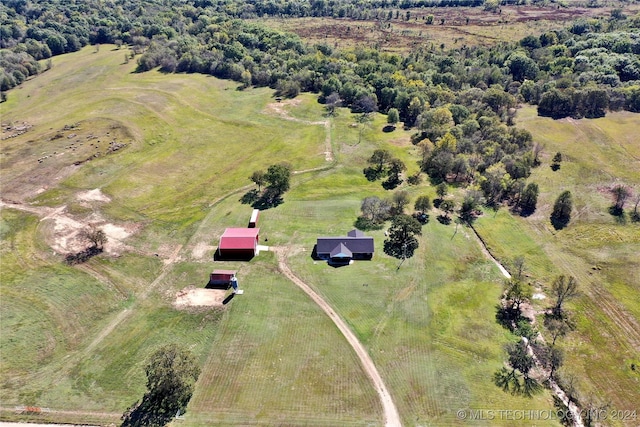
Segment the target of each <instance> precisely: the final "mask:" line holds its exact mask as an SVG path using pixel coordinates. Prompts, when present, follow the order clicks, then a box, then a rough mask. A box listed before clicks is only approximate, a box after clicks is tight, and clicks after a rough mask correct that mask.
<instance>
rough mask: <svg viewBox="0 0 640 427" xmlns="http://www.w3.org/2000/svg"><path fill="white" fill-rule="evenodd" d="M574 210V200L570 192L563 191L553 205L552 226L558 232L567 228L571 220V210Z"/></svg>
mask: <svg viewBox="0 0 640 427" xmlns="http://www.w3.org/2000/svg"><path fill="white" fill-rule="evenodd" d="M572 209H573V199H572V197H571V192H570V191H568V190H567V191H563V192H562V193H561V194H560V195H559V196H558V198H557V199H556V201H555V203H554V204H553V212H551V218H550V219H551V224H552V225H553V227H554V228H555V229H556V230H560V229H562V228H564V227H566V226H567V225H568V224H569V221H570V220H571V210H572Z"/></svg>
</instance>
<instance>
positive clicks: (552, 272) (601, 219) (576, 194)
mask: <svg viewBox="0 0 640 427" xmlns="http://www.w3.org/2000/svg"><path fill="white" fill-rule="evenodd" d="M518 117H519V121H518V122H519V123H520V124H521V125H522V126H523V127H525V128H527V129H529V130H530V131H531V132H532V133H533V135H534V140H535V141H537V142H539V143H541V144H543V145H544V147H545V148H544V152H543V155H542V165H541V166H540V167H538V168H536V169H535V170H534V171H533V173H532V175H531V177H530V178H529V179H530V181H533V182H537V183H538V184H539V186H540V196H539V199H538V209H537V210H536V212H535V213H534V214H533V215H532V216H531V217H529V218H526V219H523V218H517V217H513V216H511V215H509V214H508V212H506V211H505V210H502V211H500V212H498V213H497V215H495V217H494V216H493V214H491V215H489V216H486V217H484V218H482V219H480V220H479V221H478V224H477V229H478V231H479V232H480V234H481V235H482V236H483V238H484V239H485V240H486V241H487V243H488V246H489V247H490V249H491V251H492V252H493V253H494V254H495V255H496V256H497V257H498V258H499V259H501V260H502V261H503V262H504V263H505V264H508V263H509V261H510V260H512V259H513V258H514V257H517V256H523V257H524V258H525V262H526V265H525V270H526V271H527V273H528V274H530V275H531V277H532V278H533V280H534V284H535V285H536V286H537V287H538V289H539V290H541V291H542V292H547V293H548V289H549V288H550V285H551V283H552V281H553V279H554V278H555V277H556V276H558V275H560V274H564V275H571V276H574V277H575V278H576V279H577V280H578V283H579V286H580V290H581V292H582V295H581V297H580V298H578V299H577V300H575V301H573V302H571V303H569V308H570V310H571V311H572V312H573V313H574V314H575V318H576V322H577V325H578V328H577V330H576V331H575V332H573V333H571V334H570V335H569V336H568V337H567V338H564V339H562V338H561V339H560V340H561V346H562V347H563V349H564V350H565V352H566V360H565V366H564V368H562V370H561V375H564V376H565V377H566V378H570V377H572V376H573V377H575V380H576V384H577V389H578V392H579V395H580V397H581V399H582V401H583V402H584V404H589V403H592V404H594V405H599V406H603V405H605V404H609V405H610V408H613V409H619V410H628V411H633V410H635V409H637V402H638V401H639V400H640V373H638V370H637V368H636V370H633V368H632V365H634V364H635V366H636V367H637V365H638V362H639V358H638V351H639V350H640V327H639V325H640V256H639V255H638V254H639V253H640V224H638V223H632V222H631V221H630V218H629V212H630V211H631V209H633V206H632V204H631V203H627V206H626V209H625V211H626V214H625V216H624V217H622V218H618V217H614V216H612V215H610V213H609V211H608V208H609V207H610V206H611V205H612V198H611V194H610V192H609V189H610V188H611V187H612V186H613V185H616V184H624V185H627V186H628V187H629V188H631V189H633V191H634V192H635V194H637V193H638V192H639V191H640V144H638V138H637V130H638V128H639V126H640V118H639V117H638V115H637V114H633V113H627V112H619V113H610V114H608V115H607V117H605V118H600V119H594V120H573V119H563V120H557V121H554V120H551V119H547V118H541V117H537V115H536V112H535V109H534V108H532V107H525V108H523V109H521V110H519V112H518ZM557 152H561V153H562V155H563V159H564V160H563V161H562V163H561V167H560V169H559V170H557V171H553V170H551V168H550V163H551V158H552V157H553V156H554V155H555V153H557ZM565 190H569V191H571V193H572V195H573V207H574V209H573V212H572V219H571V222H570V224H569V226H568V227H567V228H566V229H563V230H560V231H556V230H554V229H553V227H552V226H551V224H550V222H549V215H550V214H551V210H552V207H553V203H554V201H555V199H556V198H557V197H558V195H559V194H560V193H561V192H562V191H565ZM536 305H537V306H538V308H539V309H543V308H544V307H546V306H548V305H549V302H548V300H546V301H545V300H542V301H538V302H537V304H536ZM539 320H540V321H541V320H542V318H540V319H539Z"/></svg>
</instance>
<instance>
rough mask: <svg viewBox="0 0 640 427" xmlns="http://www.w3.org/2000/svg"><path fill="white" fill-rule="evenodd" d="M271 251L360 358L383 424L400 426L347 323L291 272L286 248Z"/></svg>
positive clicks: (388, 398) (366, 357)
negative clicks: (373, 388)
mask: <svg viewBox="0 0 640 427" xmlns="http://www.w3.org/2000/svg"><path fill="white" fill-rule="evenodd" d="M270 250H271V251H273V252H275V253H276V255H277V256H278V267H279V268H280V271H282V273H283V274H284V275H285V276H287V278H289V280H291V281H292V282H293V283H295V284H296V285H298V287H299V288H300V289H302V290H303V291H304V292H305V293H306V294H307V295H309V297H311V299H312V300H313V301H314V302H315V303H316V304H318V306H320V308H321V309H322V310H323V311H324V312H325V313H326V314H327V316H329V318H330V319H331V320H332V321H333V323H334V324H335V325H336V326H337V327H338V329H339V330H340V332H342V335H344V337H345V338H346V339H347V342H348V343H349V345H351V347H352V348H353V350H354V351H355V352H356V354H357V356H358V358H359V359H360V363H362V366H363V368H364V370H365V372H366V373H367V375H369V378H371V381H373V384H374V386H375V388H376V391H377V392H378V395H379V396H380V401H381V403H382V408H383V410H384V418H385V426H387V427H400V426H402V422H401V421H400V414H399V413H398V408H396V405H395V403H394V402H393V399H392V398H391V395H390V394H389V390H387V387H386V386H385V384H384V381H382V377H381V376H380V373H378V370H377V369H376V365H375V364H374V363H373V360H371V357H369V353H367V350H366V349H365V348H364V346H363V345H362V343H360V341H359V340H358V338H357V337H356V336H355V335H354V334H353V332H351V329H349V327H348V326H347V324H346V323H345V322H344V320H342V318H341V317H340V316H338V314H337V313H336V312H335V311H334V310H333V309H332V308H331V306H330V305H329V304H328V303H327V302H326V301H325V300H324V299H323V298H322V297H321V296H320V295H318V294H317V293H316V292H315V291H314V290H313V289H311V288H310V287H309V285H307V284H306V283H304V282H303V281H302V280H300V279H299V278H298V277H297V276H296V275H294V274H293V272H291V269H290V268H289V266H288V265H287V263H286V250H285V249H284V248H276V247H271V248H270Z"/></svg>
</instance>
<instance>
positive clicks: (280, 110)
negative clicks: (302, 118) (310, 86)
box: [267, 98, 302, 120]
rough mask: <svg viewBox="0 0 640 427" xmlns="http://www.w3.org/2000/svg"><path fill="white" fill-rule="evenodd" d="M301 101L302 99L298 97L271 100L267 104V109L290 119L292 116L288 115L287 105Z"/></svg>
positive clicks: (292, 105)
mask: <svg viewBox="0 0 640 427" xmlns="http://www.w3.org/2000/svg"><path fill="white" fill-rule="evenodd" d="M301 102H302V100H301V99H300V98H294V99H283V100H282V101H279V102H272V103H270V104H267V111H269V112H271V113H275V114H277V115H279V116H281V117H283V118H285V119H287V120H291V119H292V117H291V116H290V115H289V112H288V111H287V107H296V106H298V105H300V103H301Z"/></svg>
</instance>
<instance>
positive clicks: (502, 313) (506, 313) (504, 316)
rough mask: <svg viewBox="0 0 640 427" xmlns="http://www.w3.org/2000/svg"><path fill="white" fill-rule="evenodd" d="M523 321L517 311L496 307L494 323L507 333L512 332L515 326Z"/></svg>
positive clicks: (511, 308) (501, 306)
mask: <svg viewBox="0 0 640 427" xmlns="http://www.w3.org/2000/svg"><path fill="white" fill-rule="evenodd" d="M523 319H525V317H523V316H522V313H521V312H520V310H519V309H516V308H514V307H505V306H503V305H501V304H497V305H496V322H498V324H499V325H500V326H502V327H503V328H505V329H506V330H508V331H511V332H513V330H514V327H515V325H517V324H518V323H519V322H520V321H521V320H523Z"/></svg>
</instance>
